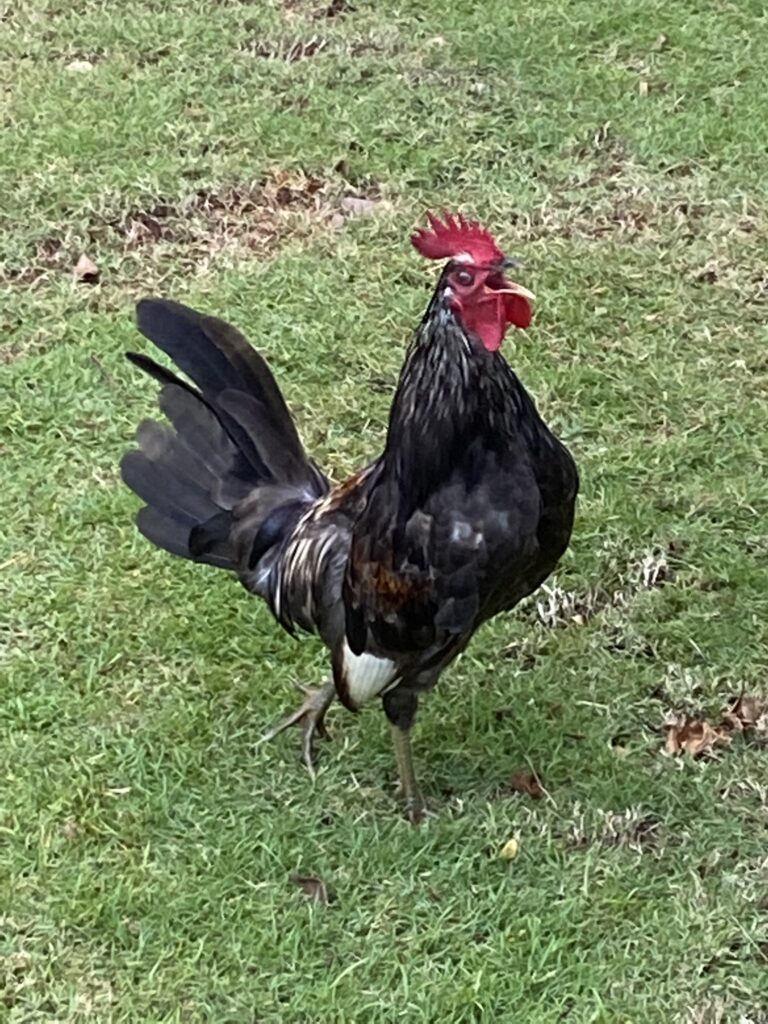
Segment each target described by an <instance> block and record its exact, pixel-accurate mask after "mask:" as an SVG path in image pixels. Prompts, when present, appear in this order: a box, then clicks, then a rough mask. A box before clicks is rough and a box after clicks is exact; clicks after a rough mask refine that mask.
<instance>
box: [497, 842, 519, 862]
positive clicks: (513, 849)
mask: <svg viewBox="0 0 768 1024" xmlns="http://www.w3.org/2000/svg"><path fill="white" fill-rule="evenodd" d="M518 853H520V843H519V841H518V840H517V839H508V840H507V841H506V843H504V845H503V846H502V848H501V851H500V853H499V856H500V857H501V858H502V860H514V859H515V857H516V856H517V855H518Z"/></svg>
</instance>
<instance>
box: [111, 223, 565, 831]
mask: <svg viewBox="0 0 768 1024" xmlns="http://www.w3.org/2000/svg"><path fill="white" fill-rule="evenodd" d="M411 241H412V243H413V245H414V246H415V248H416V249H417V250H418V252H419V253H421V255H422V256H425V257H427V258H428V259H433V260H442V261H445V265H444V266H443V269H442V273H441V274H440V278H439V280H438V282H437V287H436V289H435V292H434V294H433V296H432V299H431V301H430V303H429V306H428V308H427V311H426V313H425V315H424V317H423V319H422V321H421V324H420V325H419V327H418V328H417V330H416V332H415V335H414V337H413V340H412V342H411V344H410V347H409V349H408V352H407V354H406V358H405V363H404V365H403V368H402V371H401V373H400V379H399V383H398V387H397V391H396V393H395V397H394V401H393V403H392V408H391V411H390V415H389V428H388V431H387V438H386V444H385V447H384V451H383V453H382V454H381V455H380V456H379V458H377V459H376V460H375V461H374V462H372V463H371V464H370V465H368V466H367V467H365V468H364V469H362V470H360V471H359V472H357V473H355V474H354V475H353V476H351V477H350V478H349V479H347V480H345V481H344V482H343V483H341V484H338V485H332V484H331V483H330V482H329V480H328V478H327V477H326V476H325V475H324V474H323V472H322V471H321V470H320V469H319V468H318V466H317V465H316V464H315V463H314V462H313V461H312V460H311V459H310V458H309V457H308V456H307V454H306V453H305V451H304V448H303V446H302V443H301V441H300V439H299V435H298V433H297V430H296V427H295V425H294V423H293V420H292V418H291V415H290V413H289V411H288V408H287V407H286V404H285V401H284V400H283V397H282V395H281V393H280V391H279V389H278V386H277V384H276V383H275V380H274V378H273V376H272V374H271V372H270V370H269V368H268V366H267V364H266V362H265V361H264V360H263V359H262V357H261V356H260V355H259V354H258V353H257V352H256V351H255V350H254V349H253V348H252V347H251V346H250V345H249V344H248V342H247V341H246V340H245V339H244V338H243V337H242V335H241V334H239V333H238V332H237V331H236V330H235V329H234V328H233V327H231V326H229V325H228V324H226V323H224V322H223V321H221V320H218V319H215V318H213V317H210V316H206V315H203V314H201V313H197V312H195V311H194V310H192V309H189V308H187V307H185V306H182V305H179V304H177V303H175V302H170V301H166V300H161V299H144V300H143V301H141V302H139V304H138V308H137V320H138V327H139V330H140V331H141V333H142V334H143V335H145V337H147V338H148V339H149V340H150V341H152V342H153V343H154V344H155V345H156V346H157V347H158V348H159V349H161V350H162V351H163V352H164V353H165V354H166V355H167V356H169V357H170V358H171V360H173V362H174V363H175V364H176V366H177V367H178V368H179V369H180V370H181V371H183V372H184V374H186V376H187V377H188V378H189V380H190V381H191V382H192V383H191V384H190V383H188V382H187V381H186V380H183V379H182V378H180V377H178V376H176V375H175V374H174V373H172V372H170V371H169V370H167V369H165V368H164V367H163V366H161V365H160V364H158V363H156V362H154V361H153V360H152V359H150V358H148V357H147V356H146V355H138V354H135V353H128V358H129V359H130V360H131V361H132V362H133V363H134V364H136V365H137V366H138V367H140V368H141V369H142V370H144V371H146V372H147V373H148V374H150V375H151V376H152V377H154V378H155V380H156V381H157V382H158V383H159V384H160V385H161V390H160V396H159V405H160V409H161V410H162V412H163V413H164V414H165V415H166V417H167V418H168V420H169V421H170V424H171V426H170V427H169V426H166V425H161V424H160V423H156V422H154V421H151V420H146V421H144V422H143V423H142V424H141V425H140V427H139V429H138V435H137V436H138V449H137V450H134V451H130V452H128V453H127V454H126V455H125V456H124V458H123V460H122V464H121V469H122V475H123V480H124V481H125V483H126V484H127V485H128V487H130V488H131V489H132V490H133V491H134V492H135V493H136V494H137V495H138V496H139V497H140V498H141V499H142V500H143V502H144V503H145V507H143V508H142V509H141V510H140V511H139V513H138V517H137V525H138V528H139V530H140V531H141V533H142V534H143V535H144V536H145V537H147V538H148V539H149V540H150V541H151V542H152V543H153V544H155V545H157V546H158V547H160V548H164V549H165V550H166V551H169V552H171V553H172V554H174V555H179V556H181V557H182V558H188V559H191V560H193V561H196V562H203V563H207V564H208V565H214V566H219V567H220V568H222V569H228V570H231V571H233V572H235V573H236V574H237V575H238V577H239V579H240V581H241V583H242V584H243V585H244V586H245V588H246V589H247V590H249V591H251V593H253V594H257V595H258V596H259V597H261V598H263V599H264V600H265V601H266V602H267V604H268V605H269V608H270V610H271V611H272V614H273V615H274V617H275V618H276V619H277V621H278V622H279V624H280V625H281V626H282V627H283V628H284V629H285V630H287V631H288V633H290V634H292V635H293V634H295V633H296V632H297V631H300V630H301V631H306V632H310V633H315V634H317V635H318V636H319V637H320V638H321V639H322V641H323V642H324V643H325V645H326V647H327V648H328V651H329V652H330V661H331V666H332V679H331V680H330V681H329V682H327V683H326V684H325V685H324V686H323V687H322V688H319V689H308V688H305V689H304V698H305V699H304V701H303V702H302V704H301V706H300V707H299V708H298V709H297V710H296V711H295V712H294V713H293V714H291V715H288V716H287V717H286V718H285V719H283V720H282V721H280V722H279V723H278V724H277V725H275V726H274V728H272V729H270V730H269V732H267V733H266V734H264V736H263V737H262V739H263V740H267V739H271V738H272V737H274V736H275V735H277V734H278V733H279V732H281V731H282V730H283V729H285V728H286V727H287V726H289V725H291V724H301V725H303V727H304V739H303V755H304V760H305V762H306V763H307V766H308V767H309V768H310V771H311V770H312V764H313V751H314V739H315V737H316V736H322V735H324V725H323V720H324V716H325V713H326V711H327V709H328V707H329V705H330V704H331V702H332V701H333V699H334V697H336V696H338V698H339V699H340V701H341V702H342V704H344V705H345V706H346V707H347V708H348V709H349V710H351V711H357V710H358V709H359V708H360V707H361V706H362V705H363V704H365V703H366V702H367V701H370V700H372V699H373V698H375V697H379V698H380V699H381V701H382V705H383V708H384V713H385V714H386V716H387V718H388V719H389V723H390V726H391V732H392V739H393V745H394V750H395V757H396V761H397V767H398V774H399V779H400V792H401V794H402V797H403V799H404V803H405V808H406V810H407V814H408V816H409V818H410V820H411V821H413V822H418V821H420V820H421V819H422V817H423V815H424V813H425V805H424V802H423V800H422V797H421V795H420V791H419V787H418V785H417V781H416V776H415V772H414V767H413V758H412V753H411V743H410V730H411V726H412V724H413V721H414V717H415V715H416V711H417V705H418V701H419V697H420V695H421V694H422V693H423V692H424V691H426V690H429V689H431V688H432V687H433V686H434V685H435V684H436V683H437V680H438V679H439V677H440V675H441V673H442V672H443V670H444V669H445V668H446V666H447V665H449V664H450V663H451V662H452V661H453V660H454V658H456V656H457V655H458V654H459V653H460V652H461V651H463V650H464V648H465V647H466V646H467V644H468V643H469V640H470V639H471V637H472V635H473V634H474V632H475V631H476V630H477V628H478V627H479V626H480V625H481V623H483V622H485V621H486V620H488V619H490V618H492V617H493V616H494V615H497V614H498V613H499V612H502V611H506V610H508V609H510V608H513V607H514V606H515V605H516V604H517V603H518V602H519V601H520V600H521V599H522V598H524V597H526V596H527V595H528V594H530V593H531V592H532V591H534V590H535V589H536V588H537V587H538V586H539V585H540V584H541V583H542V582H543V581H544V580H545V579H546V578H547V576H548V575H549V574H550V573H551V572H552V570H553V569H554V567H555V565H556V564H557V562H558V560H559V558H560V557H561V555H562V554H563V552H564V551H565V549H566V547H567V545H568V542H569V539H570V535H571V528H572V525H573V516H574V505H575V499H576V493H577V490H578V476H577V472H576V467H575V464H574V462H573V459H572V458H571V456H570V454H569V452H568V450H567V449H566V448H565V447H564V446H563V444H562V443H561V442H560V441H559V440H558V439H557V438H556V437H555V436H554V435H553V434H552V433H551V432H550V430H549V429H548V428H547V427H546V425H545V424H544V422H543V421H542V419H541V417H540V416H539V414H538V412H537V410H536V407H535V405H534V403H533V401H532V399H531V398H530V396H529V395H528V393H527V391H526V390H525V388H524V387H523V386H522V384H521V383H520V381H519V380H518V378H517V376H516V375H515V373H514V372H513V371H512V370H511V368H510V366H509V364H508V363H507V362H506V360H505V359H504V357H503V356H502V354H501V352H500V349H501V345H502V342H503V340H504V336H505V334H506V332H507V330H508V329H509V328H510V327H511V326H514V327H517V328H527V327H528V326H529V324H530V322H531V316H532V300H533V296H532V294H531V293H530V292H529V291H528V290H527V289H525V288H524V287H522V286H521V285H519V284H515V283H514V282H513V281H511V280H509V279H508V277H507V276H506V272H507V271H508V270H509V269H510V268H511V267H512V266H515V265H516V264H515V263H514V261H512V260H508V259H507V258H506V257H505V256H504V254H503V252H502V251H501V250H500V249H499V247H498V245H497V243H496V241H495V240H494V238H493V236H492V235H491V234H490V232H489V231H488V230H486V229H485V228H483V227H481V226H480V225H479V224H478V223H476V222H474V221H469V220H466V219H465V218H464V217H462V216H460V215H458V216H453V215H448V214H444V215H443V218H442V219H440V218H438V217H436V216H434V215H432V214H429V215H428V226H427V227H424V228H421V229H419V230H417V231H416V232H415V233H414V234H413V236H412V238H411Z"/></svg>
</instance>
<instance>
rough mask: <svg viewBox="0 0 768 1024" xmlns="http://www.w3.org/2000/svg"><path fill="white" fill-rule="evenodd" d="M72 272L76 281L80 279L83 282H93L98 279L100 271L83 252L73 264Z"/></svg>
mask: <svg viewBox="0 0 768 1024" xmlns="http://www.w3.org/2000/svg"><path fill="white" fill-rule="evenodd" d="M73 273H74V277H75V280H76V281H80V282H82V283H83V284H95V283H96V282H97V281H98V279H99V273H100V271H99V268H98V267H97V266H96V264H95V263H94V262H93V260H91V259H89V258H88V257H87V256H86V255H85V253H83V254H82V256H81V257H80V259H79V260H78V261H77V263H76V264H75V269H74V271H73Z"/></svg>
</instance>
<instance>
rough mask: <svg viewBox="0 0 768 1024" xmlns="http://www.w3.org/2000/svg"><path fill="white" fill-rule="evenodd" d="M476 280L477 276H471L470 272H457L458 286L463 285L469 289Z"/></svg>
mask: <svg viewBox="0 0 768 1024" xmlns="http://www.w3.org/2000/svg"><path fill="white" fill-rule="evenodd" d="M474 280H475V275H474V274H470V272H469V271H468V270H457V271H456V284H461V285H464V286H465V287H467V286H468V285H470V284H472V283H473V282H474Z"/></svg>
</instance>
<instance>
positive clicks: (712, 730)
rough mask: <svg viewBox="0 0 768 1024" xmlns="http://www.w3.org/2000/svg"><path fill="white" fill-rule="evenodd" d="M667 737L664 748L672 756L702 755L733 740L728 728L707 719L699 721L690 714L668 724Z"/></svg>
mask: <svg viewBox="0 0 768 1024" xmlns="http://www.w3.org/2000/svg"><path fill="white" fill-rule="evenodd" d="M666 729H667V738H666V742H665V744H664V749H665V750H666V752H667V753H668V754H669V755H670V756H671V757H674V756H675V755H677V754H689V755H690V756H691V757H700V756H702V755H704V754H711V753H712V752H713V751H714V749H715V747H719V746H725V745H726V744H728V743H730V742H731V737H730V734H729V732H728V730H727V729H726V728H723V727H722V726H718V727H717V728H716V727H715V726H713V725H712V724H711V723H710V722H707V721H698V720H697V719H695V718H690V717H689V716H688V715H681V716H680V717H679V718H678V719H677V720H675V721H673V722H668V723H667V724H666Z"/></svg>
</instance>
